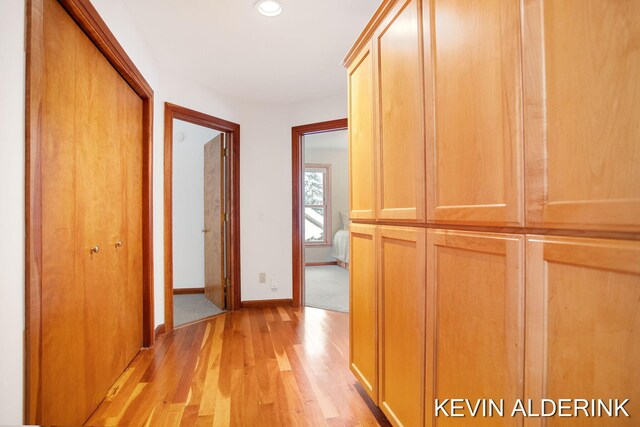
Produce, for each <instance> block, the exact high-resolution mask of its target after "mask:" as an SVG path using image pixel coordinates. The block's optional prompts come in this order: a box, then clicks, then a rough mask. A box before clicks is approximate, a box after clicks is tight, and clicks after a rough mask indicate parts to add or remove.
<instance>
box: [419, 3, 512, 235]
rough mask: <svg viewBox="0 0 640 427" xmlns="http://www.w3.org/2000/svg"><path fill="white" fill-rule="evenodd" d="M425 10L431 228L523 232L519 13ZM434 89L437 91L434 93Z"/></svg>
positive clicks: (480, 6) (480, 8) (457, 6)
mask: <svg viewBox="0 0 640 427" xmlns="http://www.w3.org/2000/svg"><path fill="white" fill-rule="evenodd" d="M430 3H431V8H429V7H424V8H423V9H424V10H423V14H424V22H425V23H424V26H425V28H426V29H428V28H430V29H431V31H430V32H429V31H427V30H426V29H425V32H424V33H425V43H424V45H425V62H426V63H425V80H426V82H428V83H427V84H426V86H425V87H426V88H427V91H426V106H427V108H426V118H425V122H426V124H427V138H426V141H427V153H428V154H427V159H428V167H427V186H428V187H427V188H428V190H427V206H428V220H429V221H430V222H438V223H449V224H470V225H474V224H476V225H524V212H523V211H524V209H523V204H524V187H523V184H524V183H523V176H522V173H523V137H522V133H523V129H522V128H523V124H522V78H521V75H522V73H521V61H520V8H519V3H518V2H516V1H504V0H493V1H483V2H472V1H468V0H433V1H431V2H430ZM431 82H433V88H434V90H430V88H431V85H430V83H431Z"/></svg>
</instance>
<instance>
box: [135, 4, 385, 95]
mask: <svg viewBox="0 0 640 427" xmlns="http://www.w3.org/2000/svg"><path fill="white" fill-rule="evenodd" d="M254 3H255V0H128V1H126V2H124V4H126V6H127V8H128V9H129V11H130V13H131V15H132V17H133V20H134V22H135V23H136V26H137V27H138V30H139V31H140V32H141V34H142V36H143V38H144V39H145V41H146V43H147V44H148V46H149V49H150V50H151V54H152V55H153V56H154V58H155V59H156V61H158V64H159V65H160V66H161V67H163V68H165V69H168V70H170V71H172V72H173V73H175V74H177V75H180V76H182V77H184V78H185V79H189V80H193V81H195V82H197V83H200V84H202V85H204V86H207V87H210V88H211V89H213V90H214V91H216V92H217V93H220V94H222V95H225V96H229V97H233V98H236V99H239V100H245V101H253V102H260V103H282V104H289V103H295V102H299V101H306V100H310V99H313V98H317V97H321V96H326V95H333V94H337V93H344V94H345V97H346V85H347V78H346V72H345V70H344V68H343V67H342V65H341V61H342V59H343V57H344V56H345V54H346V53H347V51H348V50H349V48H350V47H351V45H352V44H353V43H354V42H355V40H356V38H357V37H358V35H359V34H360V32H361V31H362V30H363V29H364V27H365V25H366V23H367V21H368V20H369V18H370V17H371V16H372V15H373V13H374V11H375V9H376V8H377V7H378V5H379V4H380V0H315V1H313V0H283V12H282V14H281V15H280V16H277V17H275V18H267V17H264V16H262V15H260V14H259V13H258V12H257V11H256V10H255V8H254Z"/></svg>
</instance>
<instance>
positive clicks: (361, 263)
mask: <svg viewBox="0 0 640 427" xmlns="http://www.w3.org/2000/svg"><path fill="white" fill-rule="evenodd" d="M350 238H351V245H350V248H351V264H350V266H351V267H350V269H349V274H350V277H349V284H350V286H349V292H350V295H349V302H350V306H349V313H350V316H349V321H350V323H349V327H350V331H349V338H350V341H351V351H350V354H349V361H350V363H349V366H350V367H351V371H352V372H353V374H354V375H355V376H356V378H357V379H358V381H360V384H362V386H363V387H364V389H365V391H366V392H367V394H368V395H369V397H371V399H372V400H373V401H374V402H375V403H376V404H377V403H378V327H377V326H378V286H377V283H376V226H375V225H364V224H351V236H350Z"/></svg>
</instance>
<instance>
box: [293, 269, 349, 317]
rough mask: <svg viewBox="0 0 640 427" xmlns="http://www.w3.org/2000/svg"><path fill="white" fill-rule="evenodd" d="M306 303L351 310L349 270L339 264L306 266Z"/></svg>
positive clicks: (331, 308) (326, 307) (335, 309)
mask: <svg viewBox="0 0 640 427" xmlns="http://www.w3.org/2000/svg"><path fill="white" fill-rule="evenodd" d="M304 274H305V277H304V286H305V305H306V306H309V307H316V308H324V309H327V310H334V311H341V312H343V313H348V312H349V271H347V270H345V269H344V268H342V267H338V266H337V265H323V266H318V267H316V266H314V267H305V269H304Z"/></svg>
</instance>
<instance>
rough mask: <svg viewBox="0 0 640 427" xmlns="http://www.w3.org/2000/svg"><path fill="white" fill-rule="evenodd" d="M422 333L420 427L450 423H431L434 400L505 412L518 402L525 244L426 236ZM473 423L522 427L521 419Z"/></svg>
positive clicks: (476, 235) (500, 237) (507, 238)
mask: <svg viewBox="0 0 640 427" xmlns="http://www.w3.org/2000/svg"><path fill="white" fill-rule="evenodd" d="M426 330H427V332H426V335H427V346H426V348H427V357H426V385H425V396H426V402H425V413H426V423H425V425H427V426H436V425H440V424H446V423H447V421H448V419H446V418H445V417H443V416H442V413H440V417H436V416H435V406H434V402H435V399H438V400H439V401H440V402H442V401H444V400H445V399H450V398H452V396H462V397H463V398H465V399H469V400H470V401H471V402H476V400H477V399H494V400H495V401H496V402H499V401H500V399H504V402H505V405H506V406H507V407H510V406H512V405H513V404H514V403H515V402H516V400H517V399H522V398H523V387H524V384H523V382H524V237H523V236H517V235H509V234H493V233H481V232H463V231H450V230H429V232H428V233H427V329H426ZM460 413H463V414H464V415H465V417H471V414H470V413H469V411H467V410H466V408H465V409H464V410H462V411H460ZM480 413H482V411H481V412H480ZM472 419H473V425H486V426H495V425H522V417H510V416H507V417H503V418H500V417H497V416H496V417H488V418H485V417H476V418H472Z"/></svg>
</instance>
